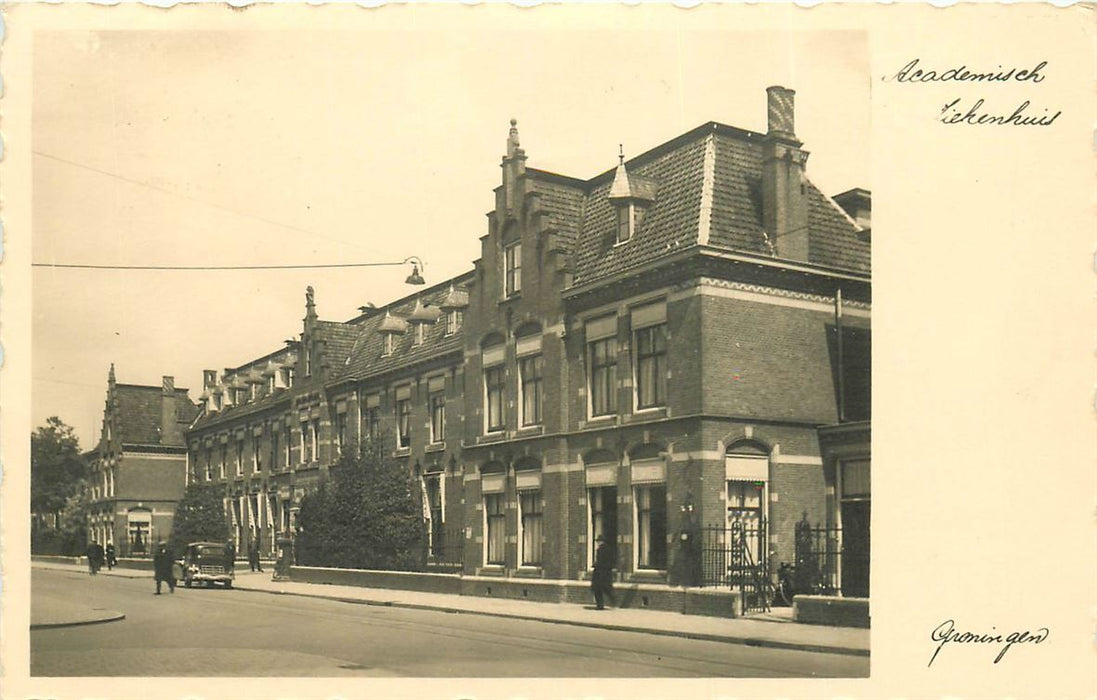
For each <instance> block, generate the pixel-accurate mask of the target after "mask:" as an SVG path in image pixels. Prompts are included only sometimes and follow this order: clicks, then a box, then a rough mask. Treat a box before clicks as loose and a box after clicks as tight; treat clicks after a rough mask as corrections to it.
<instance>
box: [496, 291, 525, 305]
mask: <svg viewBox="0 0 1097 700" xmlns="http://www.w3.org/2000/svg"><path fill="white" fill-rule="evenodd" d="M521 298H522V292H521V290H519V291H517V292H514V293H513V294H509V295H506V296H504V297H503V298H502V299H500V300H499V306H503V305H504V304H509V303H510V302H512V301H518V300H520V299H521Z"/></svg>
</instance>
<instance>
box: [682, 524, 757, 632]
mask: <svg viewBox="0 0 1097 700" xmlns="http://www.w3.org/2000/svg"><path fill="white" fill-rule="evenodd" d="M767 541H768V540H767V538H766V521H765V520H758V521H754V522H750V523H744V522H739V521H736V522H733V523H732V524H731V525H730V526H729V527H712V526H709V527H703V528H701V581H700V584H701V586H702V587H708V588H723V587H727V588H731V589H738V590H739V592H740V595H741V598H742V601H743V609H744V611H765V610H769V606H770V603H771V601H772V599H773V583H772V577H771V576H770V572H769V562H768V556H767V549H768V545H767Z"/></svg>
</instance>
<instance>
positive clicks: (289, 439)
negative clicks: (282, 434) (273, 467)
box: [285, 420, 293, 469]
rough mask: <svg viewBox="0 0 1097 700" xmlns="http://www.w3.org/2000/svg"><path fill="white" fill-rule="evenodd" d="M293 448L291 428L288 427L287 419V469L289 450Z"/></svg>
mask: <svg viewBox="0 0 1097 700" xmlns="http://www.w3.org/2000/svg"><path fill="white" fill-rule="evenodd" d="M292 449H293V428H291V427H290V424H289V421H288V420H287V421H286V446H285V450H286V468H287V469H289V465H290V464H291V462H290V450H292Z"/></svg>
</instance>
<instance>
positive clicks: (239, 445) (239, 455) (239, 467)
mask: <svg viewBox="0 0 1097 700" xmlns="http://www.w3.org/2000/svg"><path fill="white" fill-rule="evenodd" d="M243 473H244V440H243V438H240V439H238V440H237V441H236V476H240V475H242V474H243Z"/></svg>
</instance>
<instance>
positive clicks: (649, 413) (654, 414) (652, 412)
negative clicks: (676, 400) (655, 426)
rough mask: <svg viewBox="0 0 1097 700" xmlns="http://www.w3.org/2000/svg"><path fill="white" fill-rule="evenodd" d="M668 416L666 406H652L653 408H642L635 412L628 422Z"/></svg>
mask: <svg viewBox="0 0 1097 700" xmlns="http://www.w3.org/2000/svg"><path fill="white" fill-rule="evenodd" d="M666 415H667V407H666V406H652V407H651V408H640V409H637V410H635V411H633V412H632V415H631V416H630V417H629V418H628V421H638V420H647V419H649V418H665V417H666Z"/></svg>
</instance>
